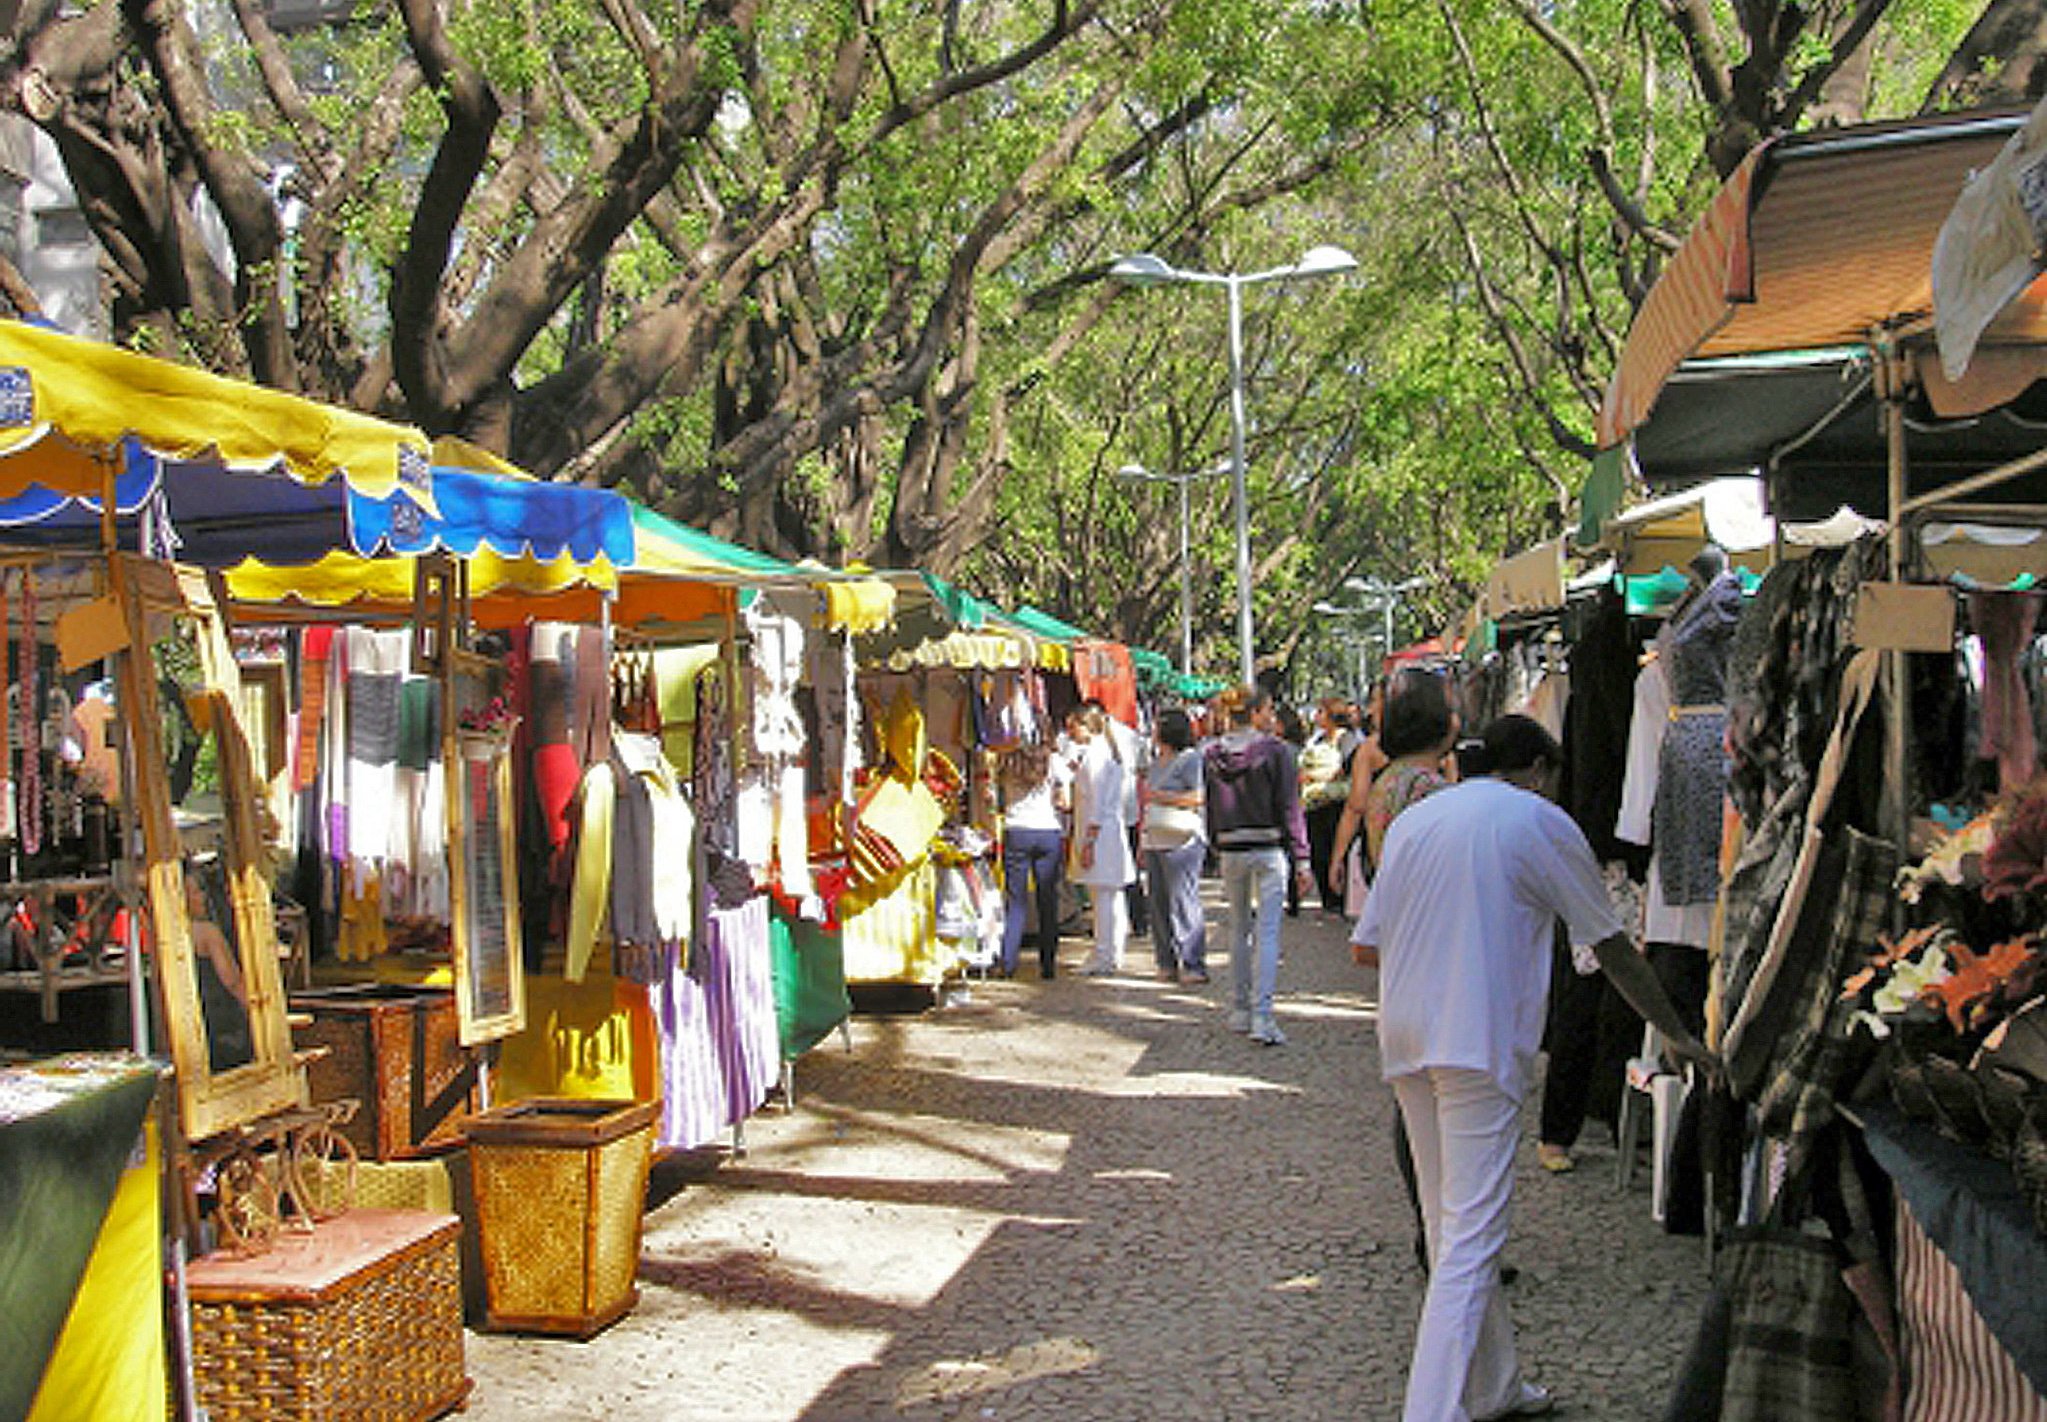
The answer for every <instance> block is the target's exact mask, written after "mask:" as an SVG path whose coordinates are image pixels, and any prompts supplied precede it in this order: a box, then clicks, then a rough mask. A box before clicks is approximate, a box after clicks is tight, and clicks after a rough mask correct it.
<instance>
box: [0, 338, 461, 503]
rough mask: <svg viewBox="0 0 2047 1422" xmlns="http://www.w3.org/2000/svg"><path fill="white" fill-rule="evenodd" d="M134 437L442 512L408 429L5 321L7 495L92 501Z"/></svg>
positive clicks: (176, 453) (428, 447) (1, 372)
mask: <svg viewBox="0 0 2047 1422" xmlns="http://www.w3.org/2000/svg"><path fill="white" fill-rule="evenodd" d="M129 435H133V436H134V437H135V438H136V439H137V440H139V441H140V442H141V443H142V444H143V445H144V446H145V447H147V448H148V449H149V450H150V451H151V452H153V453H156V454H159V455H163V456H165V457H167V458H176V459H197V458H200V457H202V456H210V457H216V458H218V459H219V460H220V461H221V462H222V463H225V464H228V465H230V466H233V467H236V468H243V469H271V468H276V467H277V466H279V465H282V466H283V467H285V468H286V469H288V470H289V471H290V472H291V475H292V477H294V478H295V479H297V480H299V482H301V483H304V484H322V483H325V482H326V481H327V480H329V479H333V478H342V479H345V480H346V481H347V482H348V485H349V487H351V488H353V489H356V490H358V491H360V492H361V493H363V494H366V495H369V496H371V497H373V498H388V497H389V496H390V495H391V494H393V493H395V492H397V491H398V490H399V489H401V488H402V489H404V490H405V492H406V493H408V494H410V495H411V496H412V497H413V498H414V499H416V500H418V501H419V502H420V503H421V504H422V505H423V506H424V507H426V508H427V509H428V511H429V512H435V511H436V510H435V508H434V505H433V489H432V477H431V474H430V469H431V451H432V443H431V441H429V440H428V439H427V437H426V435H425V434H423V433H422V432H421V431H419V430H417V429H414V428H413V427H411V426H410V425H398V424H392V423H390V422H389V421H386V420H380V419H377V418H375V417H374V416H371V415H364V414H358V413H357V412H355V411H353V410H344V409H340V408H338V407H336V406H333V405H323V404H320V403H318V402H316V401H312V400H307V399H303V398H301V397H299V396H296V395H287V394H285V393H283V392H282V391H278V390H269V389H265V388H264V387H262V386H260V385H250V384H248V383H247V382H245V381H240V380H229V379H227V378H226V377H224V376H219V375H214V374H212V373H210V372H208V371H203V370H195V369H193V368H191V367H189V366H183V365H174V364H172V363H171V362H169V361H164V360H157V359H156V358H154V357H152V356H145V355H137V354H135V353H134V352H132V351H124V350H120V349H118V348H116V347H114V346H108V345H102V344H100V343H99V342H97V341H88V340H82V339H80V338H79V337H76V336H67V335H63V334H61V333H59V332H55V331H46V330H43V329H42V328H40V327H37V326H29V325H24V324H22V323H21V322H18V321H0V495H5V496H10V497H11V496H13V495H15V494H19V493H21V492H22V491H23V490H24V489H26V488H27V487H28V486H29V485H31V484H39V485H41V486H42V487H43V488H45V489H49V490H51V491H52V492H55V493H63V494H70V495H73V496H85V497H91V496H95V495H97V494H99V493H100V491H101V489H102V487H103V486H104V483H105V480H106V471H107V464H106V461H107V460H108V459H110V458H111V457H113V455H114V453H115V451H116V449H117V448H118V446H119V445H120V442H121V440H122V438H123V437H125V436H129Z"/></svg>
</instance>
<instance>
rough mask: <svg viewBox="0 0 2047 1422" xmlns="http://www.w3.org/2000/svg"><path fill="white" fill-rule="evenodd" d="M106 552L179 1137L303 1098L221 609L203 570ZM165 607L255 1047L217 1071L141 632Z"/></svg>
mask: <svg viewBox="0 0 2047 1422" xmlns="http://www.w3.org/2000/svg"><path fill="white" fill-rule="evenodd" d="M112 562H113V567H112V572H113V582H114V587H115V589H116V593H117V595H118V597H119V599H120V603H121V615H122V620H123V623H124V625H125V628H126V631H127V648H126V650H125V651H124V652H122V654H121V657H120V662H121V672H120V676H121V699H122V703H123V714H124V719H125V720H126V722H127V724H128V744H129V748H130V751H131V753H132V755H133V760H134V790H135V806H134V810H135V815H136V817H137V819H138V820H139V822H140V824H141V826H142V853H143V890H144V893H145V894H146V895H147V901H148V911H149V917H150V924H151V927H152V930H153V934H154V939H155V944H156V967H157V982H158V990H159V992H160V994H161V999H160V1000H161V1001H162V1004H163V1010H164V1023H165V1030H166V1033H167V1034H168V1036H169V1038H170V1047H171V1062H172V1065H173V1066H174V1067H175V1068H176V1069H177V1082H178V1111H179V1117H180V1120H181V1122H182V1124H183V1127H184V1132H185V1135H186V1137H187V1138H188V1139H190V1140H194V1141H198V1140H204V1139H206V1138H208V1137H211V1136H216V1135H219V1134H220V1133H222V1132H223V1131H227V1130H231V1129H233V1128H234V1127H236V1126H239V1125H243V1124H246V1123H248V1122H250V1121H255V1120H259V1119H261V1118H262V1117H264V1116H267V1115H270V1114H271V1113H273V1112H276V1111H281V1110H285V1109H288V1108H290V1107H294V1106H300V1105H303V1104H305V1101H306V1088H305V1074H304V1071H303V1070H302V1068H300V1066H299V1065H298V1063H297V1061H296V1060H295V1058H294V1056H293V1054H292V1043H291V1026H290V1024H289V1022H288V1021H287V1020H286V1016H285V999H284V983H283V975H282V973H281V972H280V971H279V969H278V961H277V932H276V925H275V920H274V918H273V916H272V912H271V903H270V888H269V885H268V883H267V882H266V881H265V880H264V877H263V874H262V871H261V868H260V867H259V866H260V865H261V862H262V854H263V844H262V835H261V832H260V831H259V829H258V826H257V816H256V806H257V801H258V798H259V797H260V795H261V789H260V787H259V785H258V784H257V781H256V776H255V767H254V766H253V765H252V764H251V763H250V756H249V744H248V739H247V736H246V735H245V733H244V732H243V729H242V724H241V709H240V708H241V685H240V676H239V673H238V671H237V669H236V667H235V660H234V656H233V653H232V652H230V650H229V649H228V641H227V624H226V619H225V617H224V616H223V614H222V611H221V608H220V604H219V603H218V602H217V601H216V600H215V598H214V595H213V590H212V588H211V587H210V586H209V584H208V581H207V577H206V575H205V574H204V573H203V572H200V571H198V570H197V569H192V568H184V567H178V566H176V565H174V564H170V563H160V562H156V561H153V560H151V559H146V558H138V557H136V556H134V555H132V554H115V555H113V558H112ZM165 617H172V618H177V619H181V620H183V621H185V622H186V623H188V624H189V626H190V627H191V630H192V634H193V640H194V643H195V645H196V647H197V650H198V653H199V663H200V675H201V678H202V683H203V688H202V690H203V700H204V702H205V704H206V708H207V717H208V719H209V721H210V723H211V724H210V730H211V732H212V735H213V738H214V743H215V745H216V746H217V747H218V752H219V773H220V801H221V815H222V819H223V822H224V833H223V836H222V844H221V853H222V856H223V859H224V862H225V865H226V871H227V892H228V901H229V910H230V912H231V913H232V914H233V916H234V920H235V925H234V926H235V949H236V953H237V955H238V956H239V958H240V961H241V967H242V980H243V982H244V983H245V984H246V988H247V996H248V1003H247V1006H248V1013H249V1035H250V1038H251V1042H252V1046H253V1049H254V1050H253V1057H252V1060H250V1061H249V1062H247V1063H245V1064H243V1065H241V1066H237V1067H233V1068H230V1069H228V1070H225V1071H221V1072H215V1071H214V1070H213V1069H212V1064H211V1061H210V1057H209V1053H208V1049H207V1035H206V1018H205V1013H204V1010H203V1009H202V1007H201V1005H200V998H199V985H198V972H197V966H196V964H195V962H194V953H195V950H194V947H193V941H192V922H191V918H190V915H189V914H188V912H187V908H186V900H185V864H184V844H183V842H182V840H181V838H180V836H179V834H178V828H177V823H176V820H175V819H174V817H173V815H172V807H171V790H170V774H169V767H168V766H167V765H166V764H165V763H164V754H163V738H162V736H161V734H160V733H159V732H158V730H157V728H158V727H159V726H161V725H162V715H163V707H162V706H161V704H160V702H159V700H158V696H157V688H156V668H155V665H154V657H153V653H152V650H151V649H152V648H153V646H154V645H155V638H154V637H153V636H152V635H151V634H152V623H154V622H158V621H159V620H160V619H162V618H165Z"/></svg>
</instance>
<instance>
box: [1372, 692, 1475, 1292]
mask: <svg viewBox="0 0 2047 1422" xmlns="http://www.w3.org/2000/svg"><path fill="white" fill-rule="evenodd" d="M1457 730H1458V720H1457V713H1456V711H1454V710H1452V709H1451V706H1450V690H1449V685H1448V683H1447V682H1446V681H1445V680H1444V678H1443V677H1441V676H1439V675H1437V674H1436V673H1434V672H1426V671H1423V672H1412V673H1409V674H1407V675H1404V676H1402V677H1400V678H1399V679H1398V680H1396V681H1395V682H1394V683H1393V689H1392V691H1391V692H1390V693H1389V694H1388V695H1387V697H1386V699H1385V714H1384V716H1383V717H1382V719H1381V722H1380V729H1379V748H1380V750H1381V751H1382V752H1384V753H1385V754H1386V755H1388V756H1390V757H1391V759H1390V760H1389V761H1388V762H1387V763H1386V765H1385V766H1384V767H1383V768H1381V770H1380V771H1379V773H1378V775H1376V776H1375V777H1373V779H1372V786H1371V789H1370V790H1369V791H1368V792H1367V793H1366V795H1365V805H1364V813H1363V814H1362V816H1360V817H1359V818H1360V819H1361V820H1362V823H1363V825H1364V831H1365V832H1364V835H1363V839H1364V862H1365V865H1366V868H1367V869H1368V870H1369V871H1370V872H1371V873H1373V874H1376V873H1377V872H1378V869H1379V854H1380V851H1381V849H1382V848H1383V847H1384V845H1385V841H1386V831H1387V830H1388V829H1389V828H1390V827H1391V826H1392V825H1393V823H1394V821H1395V820H1397V819H1399V818H1400V815H1401V812H1402V811H1404V810H1406V809H1408V808H1409V807H1410V806H1413V805H1418V804H1420V803H1421V802H1422V801H1423V800H1425V799H1427V798H1428V797H1429V796H1430V795H1433V794H1434V793H1435V792H1436V791H1438V790H1441V789H1443V788H1445V787H1446V786H1449V785H1451V784H1453V783H1454V781H1453V780H1452V779H1451V776H1450V774H1449V773H1448V771H1446V764H1447V765H1448V770H1449V771H1454V769H1455V765H1454V763H1450V751H1451V748H1452V747H1453V746H1455V745H1456V744H1457ZM1393 1164H1394V1167H1395V1168H1396V1169H1397V1170H1398V1171H1399V1172H1400V1183H1401V1184H1402V1185H1403V1186H1404V1187H1406V1190H1407V1202H1408V1204H1409V1205H1410V1206H1412V1207H1413V1210H1414V1252H1415V1258H1416V1259H1417V1260H1418V1261H1419V1262H1420V1263H1421V1266H1422V1272H1423V1273H1427V1272H1428V1267H1429V1262H1428V1261H1429V1250H1428V1230H1427V1223H1426V1219H1427V1217H1426V1213H1425V1211H1424V1210H1423V1208H1422V1198H1421V1186H1420V1183H1419V1181H1418V1179H1417V1177H1416V1175H1415V1169H1414V1151H1413V1148H1412V1145H1411V1144H1410V1142H1409V1141H1408V1138H1407V1124H1406V1122H1405V1121H1404V1120H1403V1119H1402V1118H1401V1117H1400V1116H1399V1115H1397V1114H1396V1115H1395V1116H1394V1118H1393Z"/></svg>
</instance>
